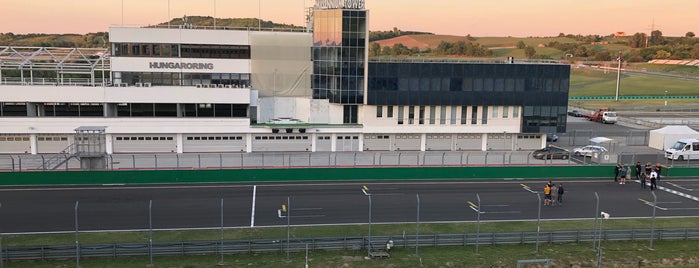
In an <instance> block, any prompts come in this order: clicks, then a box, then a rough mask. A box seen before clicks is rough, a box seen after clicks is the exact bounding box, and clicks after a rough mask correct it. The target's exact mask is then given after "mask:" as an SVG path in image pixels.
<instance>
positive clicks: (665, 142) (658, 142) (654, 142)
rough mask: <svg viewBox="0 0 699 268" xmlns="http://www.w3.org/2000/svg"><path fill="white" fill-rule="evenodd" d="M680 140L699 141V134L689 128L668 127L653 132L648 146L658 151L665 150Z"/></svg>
mask: <svg viewBox="0 0 699 268" xmlns="http://www.w3.org/2000/svg"><path fill="white" fill-rule="evenodd" d="M679 139H699V132H697V131H695V130H693V129H691V128H690V127H688V126H666V127H664V128H660V129H655V130H651V131H650V137H649V138H648V146H649V147H651V148H655V149H658V150H665V149H667V148H668V147H670V146H672V145H673V144H675V142H676V141H677V140H679Z"/></svg>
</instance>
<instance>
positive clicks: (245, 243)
mask: <svg viewBox="0 0 699 268" xmlns="http://www.w3.org/2000/svg"><path fill="white" fill-rule="evenodd" d="M651 234H653V239H654V240H696V239H699V228H666V229H655V230H654V231H653V230H652V229H616V230H602V231H601V237H600V232H599V231H595V230H573V231H551V232H540V233H539V237H538V238H537V232H499V233H480V234H479V235H478V234H476V233H467V234H424V235H419V236H418V235H405V234H403V235H389V236H387V235H383V236H372V237H371V241H372V244H371V248H372V249H383V248H384V247H385V243H386V241H388V240H393V241H394V248H415V247H416V246H419V247H436V246H474V245H476V243H478V245H506V244H534V243H539V242H540V243H580V242H593V241H597V240H599V239H601V240H602V241H645V240H650V239H651ZM368 241H369V240H368V239H367V237H364V236H351V237H323V238H301V239H293V240H291V241H289V243H288V244H287V240H285V239H278V240H272V239H256V240H208V241H183V242H153V243H152V244H149V243H148V242H143V243H113V244H79V247H77V248H76V246H75V245H45V246H13V247H3V248H2V257H3V260H4V261H11V260H50V259H67V258H75V257H76V256H78V255H77V253H79V254H80V255H79V256H80V257H81V258H83V257H126V256H149V255H150V254H152V255H157V256H184V255H201V254H249V253H264V252H284V251H285V250H289V251H292V252H302V251H305V250H306V247H308V249H309V250H355V251H359V250H362V249H366V248H367V246H369V245H368ZM151 245H152V246H151Z"/></svg>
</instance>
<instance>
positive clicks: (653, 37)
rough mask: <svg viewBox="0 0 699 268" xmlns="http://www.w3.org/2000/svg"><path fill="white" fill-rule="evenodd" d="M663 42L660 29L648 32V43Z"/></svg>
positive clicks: (660, 43) (656, 43) (657, 43)
mask: <svg viewBox="0 0 699 268" xmlns="http://www.w3.org/2000/svg"><path fill="white" fill-rule="evenodd" d="M664 43H665V38H664V37H663V32H661V31H660V30H655V31H652V32H651V33H650V44H651V45H654V46H656V45H662V44H664Z"/></svg>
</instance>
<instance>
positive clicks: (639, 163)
mask: <svg viewBox="0 0 699 268" xmlns="http://www.w3.org/2000/svg"><path fill="white" fill-rule="evenodd" d="M636 179H637V180H640V179H641V161H638V162H636Z"/></svg>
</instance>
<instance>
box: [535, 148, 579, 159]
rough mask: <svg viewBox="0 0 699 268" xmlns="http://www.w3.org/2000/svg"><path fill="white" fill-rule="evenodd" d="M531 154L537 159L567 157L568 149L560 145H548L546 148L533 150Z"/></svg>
mask: <svg viewBox="0 0 699 268" xmlns="http://www.w3.org/2000/svg"><path fill="white" fill-rule="evenodd" d="M532 156H533V157H534V158H537V159H568V157H569V156H570V151H568V150H566V149H563V148H561V147H556V146H552V145H549V146H548V147H546V148H541V149H539V150H536V151H534V153H533V154H532Z"/></svg>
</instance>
